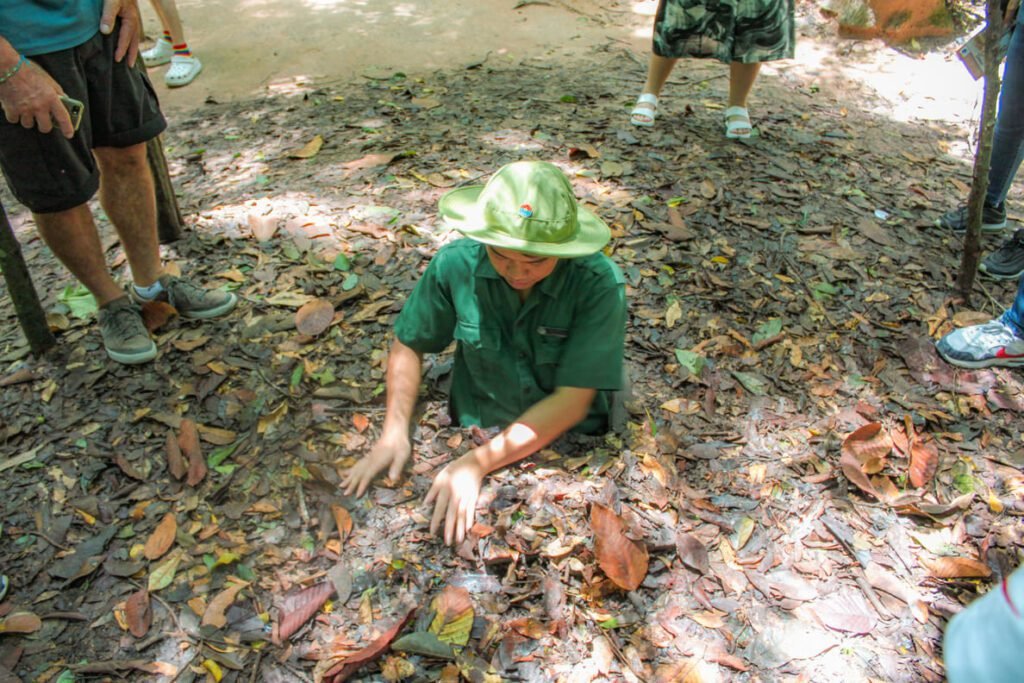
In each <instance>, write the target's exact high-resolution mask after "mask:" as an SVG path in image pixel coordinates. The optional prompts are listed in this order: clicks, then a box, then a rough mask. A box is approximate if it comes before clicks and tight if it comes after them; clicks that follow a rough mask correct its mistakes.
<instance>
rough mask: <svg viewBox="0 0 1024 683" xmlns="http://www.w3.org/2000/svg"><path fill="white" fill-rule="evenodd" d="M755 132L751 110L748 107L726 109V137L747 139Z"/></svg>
mask: <svg viewBox="0 0 1024 683" xmlns="http://www.w3.org/2000/svg"><path fill="white" fill-rule="evenodd" d="M753 133H754V127H753V126H752V125H750V112H748V111H747V108H746V107H729V108H728V109H726V110H725V137H727V138H730V139H733V140H736V139H746V138H749V137H750V136H751V135H753Z"/></svg>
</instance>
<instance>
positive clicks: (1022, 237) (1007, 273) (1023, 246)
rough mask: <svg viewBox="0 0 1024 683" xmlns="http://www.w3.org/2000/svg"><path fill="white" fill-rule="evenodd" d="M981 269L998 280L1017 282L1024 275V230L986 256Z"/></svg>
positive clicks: (1019, 230) (1021, 229) (1015, 233)
mask: <svg viewBox="0 0 1024 683" xmlns="http://www.w3.org/2000/svg"><path fill="white" fill-rule="evenodd" d="M979 268H980V270H981V272H983V273H985V274H986V275H988V276H989V277H994V278H995V279H997V280H1016V279H1017V278H1019V277H1020V276H1021V274H1024V228H1019V229H1018V230H1017V231H1016V232H1014V233H1013V236H1012V237H1010V239H1008V240H1006V241H1005V242H1003V243H1002V244H1001V245H1000V246H999V249H997V250H995V251H993V252H992V253H991V254H989V255H988V256H986V257H985V260H984V261H982V262H981V265H980V266H979Z"/></svg>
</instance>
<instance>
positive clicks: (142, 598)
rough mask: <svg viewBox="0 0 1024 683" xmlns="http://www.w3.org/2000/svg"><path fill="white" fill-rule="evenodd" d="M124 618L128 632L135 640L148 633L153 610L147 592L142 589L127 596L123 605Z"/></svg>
mask: <svg viewBox="0 0 1024 683" xmlns="http://www.w3.org/2000/svg"><path fill="white" fill-rule="evenodd" d="M124 617H125V620H126V621H127V622H128V630H129V631H130V632H131V634H132V635H133V636H135V637H136V638H141V637H143V636H144V635H146V633H148V632H149V626H150V624H151V623H152V622H153V609H152V603H151V602H150V599H149V591H148V590H146V589H145V588H143V589H142V590H139V591H136V592H134V593H132V594H131V595H130V596H128V600H126V601H125V603H124Z"/></svg>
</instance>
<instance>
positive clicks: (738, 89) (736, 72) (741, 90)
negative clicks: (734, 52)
mask: <svg viewBox="0 0 1024 683" xmlns="http://www.w3.org/2000/svg"><path fill="white" fill-rule="evenodd" d="M760 71H761V63H760V62H757V63H754V64H741V63H740V62H733V63H731V64H730V65H729V106H730V107H743V108H744V109H745V108H746V107H747V97H748V96H749V95H750V91H751V90H753V88H754V81H756V80H757V74H758V72H760Z"/></svg>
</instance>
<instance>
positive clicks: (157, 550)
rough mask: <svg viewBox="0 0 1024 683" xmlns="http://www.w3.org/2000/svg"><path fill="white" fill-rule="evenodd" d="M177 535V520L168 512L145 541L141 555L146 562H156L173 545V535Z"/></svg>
mask: <svg viewBox="0 0 1024 683" xmlns="http://www.w3.org/2000/svg"><path fill="white" fill-rule="evenodd" d="M176 533H178V520H177V519H175V517H174V513H173V512H168V513H167V514H166V515H164V518H163V519H162V520H160V523H159V524H157V526H156V529H154V530H153V533H152V534H150V536H149V538H148V539H147V540H146V546H145V548H144V549H143V551H142V554H143V555H145V556H146V559H147V560H158V559H160V558H161V557H163V556H164V553H166V552H167V551H168V550H170V549H171V546H172V545H174V535H175V534H176Z"/></svg>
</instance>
